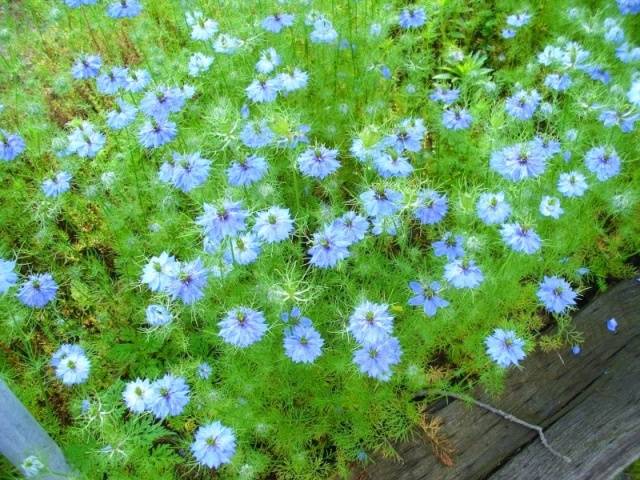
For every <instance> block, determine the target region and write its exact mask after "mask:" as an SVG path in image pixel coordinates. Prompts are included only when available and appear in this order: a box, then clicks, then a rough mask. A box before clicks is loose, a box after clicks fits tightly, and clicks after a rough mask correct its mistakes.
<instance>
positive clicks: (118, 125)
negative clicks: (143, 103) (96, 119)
mask: <svg viewBox="0 0 640 480" xmlns="http://www.w3.org/2000/svg"><path fill="white" fill-rule="evenodd" d="M137 114H138V109H137V108H136V107H135V106H133V105H131V104H130V103H128V102H125V101H124V100H123V99H122V98H118V99H116V102H115V106H114V109H113V110H110V111H109V112H107V126H108V127H109V128H110V129H112V130H121V129H123V128H125V127H127V126H129V125H130V124H131V123H132V122H133V121H134V120H135V119H136V115H137Z"/></svg>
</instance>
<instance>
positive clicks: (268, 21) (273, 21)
mask: <svg viewBox="0 0 640 480" xmlns="http://www.w3.org/2000/svg"><path fill="white" fill-rule="evenodd" d="M294 19H295V16H294V15H292V14H290V13H284V12H282V13H280V12H278V13H274V14H273V15H269V16H268V17H267V18H265V19H264V20H262V23H261V24H260V25H261V26H262V28H264V29H265V30H266V31H267V32H271V33H280V32H281V31H282V29H283V28H286V27H290V26H291V25H293V21H294Z"/></svg>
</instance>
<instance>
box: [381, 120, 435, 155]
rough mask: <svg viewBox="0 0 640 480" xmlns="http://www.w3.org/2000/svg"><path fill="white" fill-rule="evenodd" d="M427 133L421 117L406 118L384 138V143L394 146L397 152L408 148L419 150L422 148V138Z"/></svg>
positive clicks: (411, 150)
mask: <svg viewBox="0 0 640 480" xmlns="http://www.w3.org/2000/svg"><path fill="white" fill-rule="evenodd" d="M426 133H427V128H426V127H425V126H424V122H423V121H422V119H417V120H414V119H410V118H407V119H405V120H403V121H402V122H401V123H400V127H399V128H398V129H397V130H396V131H395V133H393V134H392V135H388V136H386V137H385V139H384V144H385V145H386V146H389V147H393V148H395V149H396V150H397V151H398V152H403V151H405V150H408V151H409V152H419V151H420V150H422V140H423V139H424V136H425V134H426Z"/></svg>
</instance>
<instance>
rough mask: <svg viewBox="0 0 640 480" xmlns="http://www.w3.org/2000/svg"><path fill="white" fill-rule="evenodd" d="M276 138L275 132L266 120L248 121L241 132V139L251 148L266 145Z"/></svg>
mask: <svg viewBox="0 0 640 480" xmlns="http://www.w3.org/2000/svg"><path fill="white" fill-rule="evenodd" d="M274 139H275V134H274V133H273V130H271V129H270V128H269V124H268V123H267V122H266V120H261V121H259V122H247V124H246V125H245V126H244V127H243V129H242V131H241V132H240V140H241V141H242V143H244V144H245V145H246V146H247V147H249V148H261V147H266V146H267V145H269V144H270V143H271V142H273V140H274Z"/></svg>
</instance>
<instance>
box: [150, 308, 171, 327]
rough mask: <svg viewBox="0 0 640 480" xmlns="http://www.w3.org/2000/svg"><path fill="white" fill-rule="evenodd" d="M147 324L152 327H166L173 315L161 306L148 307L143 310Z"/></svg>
mask: <svg viewBox="0 0 640 480" xmlns="http://www.w3.org/2000/svg"><path fill="white" fill-rule="evenodd" d="M145 315H146V318H147V323H148V324H149V325H150V326H152V327H162V326H164V325H168V324H169V323H171V320H173V315H171V312H170V311H169V310H168V309H167V307H165V306H163V305H157V304H153V305H149V306H148V307H147V309H146V310H145Z"/></svg>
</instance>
